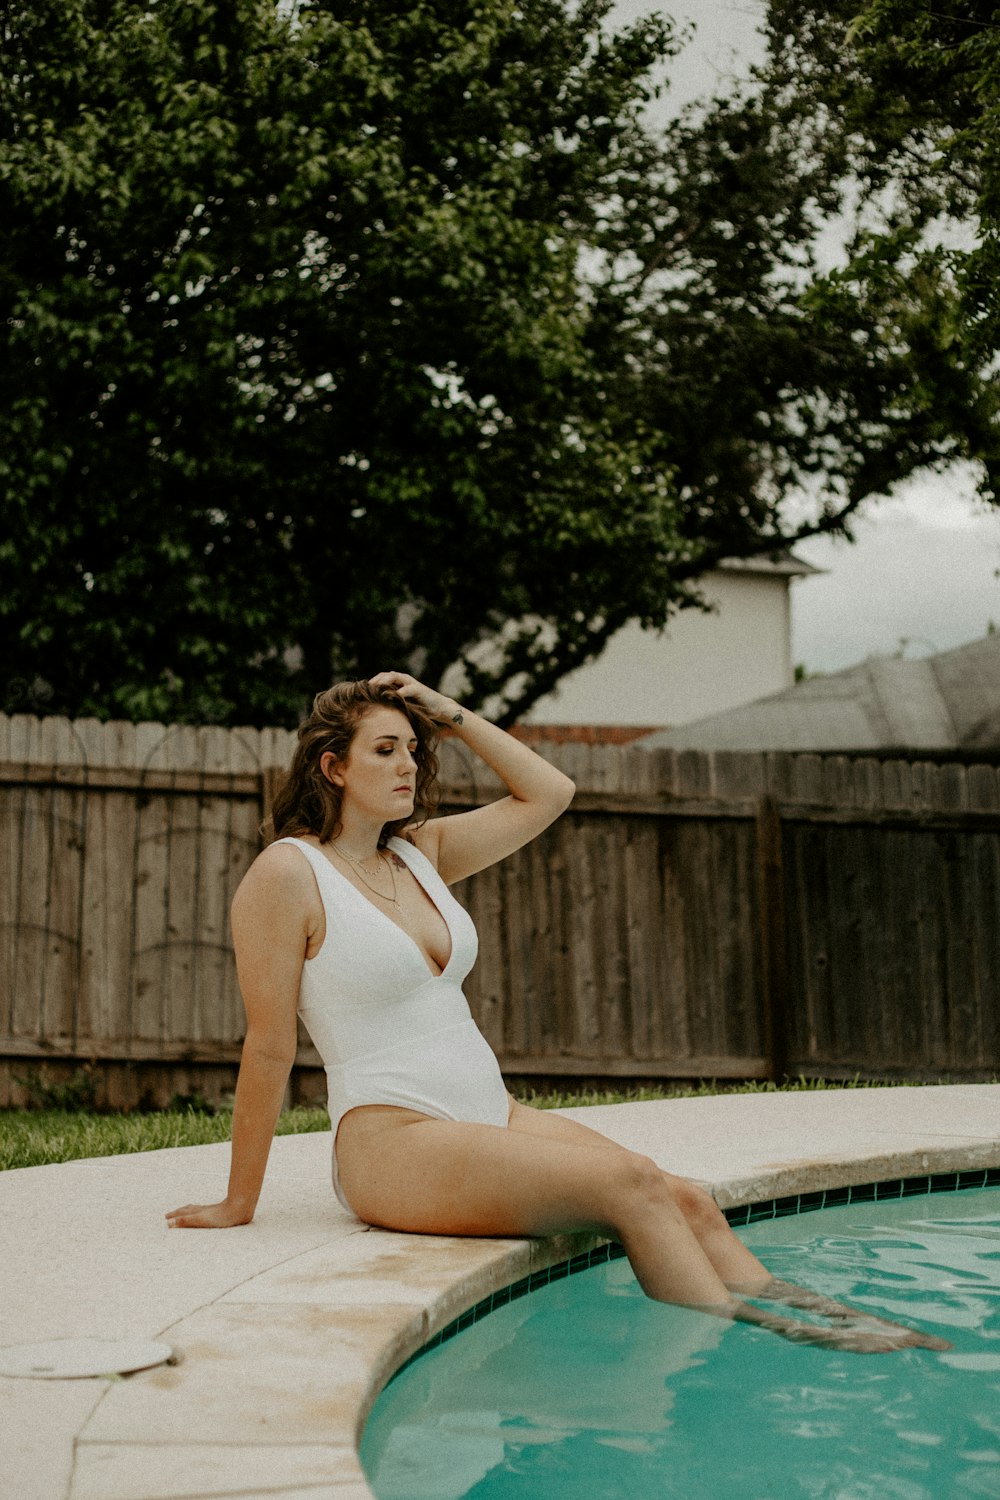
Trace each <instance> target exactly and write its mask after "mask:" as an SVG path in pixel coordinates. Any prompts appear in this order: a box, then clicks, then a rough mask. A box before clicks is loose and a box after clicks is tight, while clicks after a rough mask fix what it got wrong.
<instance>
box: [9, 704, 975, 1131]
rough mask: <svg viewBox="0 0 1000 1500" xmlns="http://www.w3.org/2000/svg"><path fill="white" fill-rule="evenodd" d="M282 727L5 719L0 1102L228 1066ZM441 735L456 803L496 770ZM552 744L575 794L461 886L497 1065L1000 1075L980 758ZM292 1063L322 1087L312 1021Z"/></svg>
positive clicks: (281, 756) (479, 997)
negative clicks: (566, 806)
mask: <svg viewBox="0 0 1000 1500" xmlns="http://www.w3.org/2000/svg"><path fill="white" fill-rule="evenodd" d="M293 742H294V741H293V736H292V735H291V734H289V733H288V732H286V731H282V730H254V729H233V730H223V729H219V728H199V729H194V728H187V727H176V726H175V727H166V726H163V725H157V724H139V725H132V724H100V723H98V722H96V721H80V720H78V721H74V722H69V721H67V720H62V719H56V718H51V719H41V720H38V719H34V718H32V717H30V716H16V717H14V718H9V719H8V718H3V717H2V716H0V1104H2V1103H18V1102H21V1101H22V1100H24V1099H25V1098H28V1097H38V1096H39V1090H40V1088H42V1087H44V1086H45V1085H46V1084H48V1085H50V1086H57V1085H58V1084H59V1083H60V1082H65V1081H66V1080H67V1079H71V1078H73V1077H74V1075H75V1076H76V1078H77V1081H78V1082H79V1080H80V1077H81V1075H80V1072H79V1070H80V1069H81V1068H83V1069H84V1070H85V1072H86V1071H87V1070H89V1072H90V1074H91V1076H92V1078H93V1080H94V1084H95V1087H96V1089H97V1099H98V1102H100V1103H109V1104H117V1105H124V1106H126V1107H128V1106H133V1105H135V1104H139V1103H164V1102H166V1101H167V1100H168V1099H170V1098H171V1097H172V1096H175V1095H181V1096H185V1095H194V1094H200V1095H202V1096H204V1097H206V1098H218V1097H219V1095H220V1094H222V1093H224V1092H226V1091H228V1090H230V1089H231V1088H232V1086H233V1082H234V1080H235V1074H236V1066H237V1063H238V1059H239V1054H240V1044H241V1038H242V1034H243V1024H244V1018H243V1009H242V1003H241V1001H240V997H239V991H238V987H237V983H236V976H235V966H234V963H233V958H232V953H231V949H230V944H229V933H228V911H229V903H230V901H231V899H232V894H233V892H234V890H235V888H236V885H237V884H238V882H239V880H240V878H241V876H242V874H243V872H244V870H245V869H246V868H247V866H248V865H249V864H250V862H251V860H252V859H253V858H254V856H255V855H256V853H257V852H258V850H259V848H260V838H259V832H258V830H259V826H260V823H261V821H262V819H263V817H264V816H265V814H266V811H267V807H268V804H269V799H270V795H271V792H272V789H273V787H274V785H275V780H276V777H277V776H278V775H280V768H281V767H283V766H285V765H286V764H287V762H288V759H289V756H290V753H291V749H292V745H293ZM443 749H444V754H443V756H442V761H443V785H444V792H445V803H446V805H447V807H450V808H453V809H457V808H461V807H464V806H469V805H473V804H474V803H476V802H478V801H482V800H487V799H489V798H490V797H493V796H495V795H498V793H499V790H500V788H499V784H498V783H497V782H496V781H495V780H494V779H493V778H492V777H491V776H490V774H489V773H488V772H486V771H485V770H484V768H483V767H482V766H481V764H480V763H479V762H477V761H475V759H474V757H471V756H469V754H468V753H467V752H466V751H464V750H463V748H462V747H461V746H457V745H455V744H454V743H452V744H448V745H446V746H445V747H443ZM544 753H545V755H546V757H547V758H549V759H551V760H552V761H553V762H555V763H556V764H558V765H560V766H561V767H562V769H564V770H565V771H567V772H568V774H570V775H571V776H573V778H574V780H575V781H576V782H577V787H578V792H577V796H576V799H575V802H574V804H573V806H572V808H571V809H570V811H569V812H568V813H567V814H566V815H565V816H564V817H563V818H561V819H560V820H559V822H558V823H557V824H556V825H555V826H554V827H553V828H552V829H550V830H549V831H548V832H547V833H546V834H545V835H543V836H542V837H541V838H540V839H538V840H536V841H535V842H534V843H533V844H531V845H530V846H529V847H528V848H526V849H523V850H521V851H520V852H519V853H517V854H515V855H513V856H512V857H511V858H510V859H508V860H505V861H504V862H503V863H502V864H500V865H497V866H494V867H493V868H491V869H489V870H486V871H483V872H482V873H481V874H479V875H477V876H475V877H474V878H473V879H471V880H469V881H467V882H465V883H464V885H463V886H462V887H459V888H458V889H457V894H458V896H459V898H460V899H461V900H462V901H463V902H464V903H465V904H466V905H467V906H468V907H469V909H470V911H471V912H472V915H473V917H474V919H475V921H476V923H477V925H478V928H479V933H480V945H481V951H480V959H479V964H478V966H477V968H476V969H475V970H474V971H473V974H472V976H471V977H470V980H469V982H468V985H467V993H468V995H469V1000H470V1004H471V1005H472V1008H473V1012H474V1013H475V1015H476V1017H477V1019H478V1021H479V1023H480V1025H481V1026H482V1028H483V1030H484V1032H485V1034H486V1036H487V1037H488V1039H489V1040H490V1042H491V1043H492V1045H493V1047H494V1048H495V1049H496V1051H497V1053H498V1055H499V1056H500V1059H501V1064H502V1066H503V1067H504V1070H505V1072H506V1073H507V1074H508V1075H510V1076H530V1077H535V1078H542V1077H546V1078H553V1077H557V1076H566V1077H574V1078H587V1079H607V1078H619V1079H628V1080H639V1079H654V1078H675V1079H676V1078H696V1077H716V1078H724V1077H732V1078H736V1077H743V1078H765V1077H780V1076H781V1075H782V1074H784V1073H785V1072H789V1073H792V1074H795V1073H799V1072H802V1073H806V1074H807V1075H813V1076H826V1077H831V1078H843V1077H847V1076H853V1075H854V1074H855V1073H857V1072H860V1073H861V1074H862V1075H865V1076H870V1077H891V1076H907V1077H913V1078H927V1077H936V1076H950V1077H952V1078H967V1079H975V1078H983V1077H990V1076H992V1075H993V1074H995V1073H997V1072H1000V782H998V775H1000V773H998V769H997V768H996V767H995V766H992V765H968V766H966V765H959V764H935V763H933V762H929V761H927V760H924V759H921V760H878V759H875V758H871V757H847V756H839V755H838V756H817V755H796V754H784V753H780V754H777V753H776V754H743V753H735V752H696V751H685V752H681V753H676V752H671V751H658V752H653V753H650V752H646V751H642V750H639V749H635V748H632V747H627V748H625V747H617V746H606V745H594V746H589V745H563V746H559V745H551V746H545V747H544ZM18 1079H20V1080H21V1082H18V1081H17V1080H18ZM293 1080H294V1089H293V1094H294V1097H297V1098H322V1097H323V1083H324V1080H323V1074H322V1072H321V1071H320V1068H319V1059H318V1057H317V1055H316V1053H315V1051H314V1050H313V1048H312V1046H311V1044H310V1043H309V1041H308V1038H307V1037H306V1036H305V1035H304V1034H303V1035H302V1037H301V1045H300V1050H299V1055H298V1060H297V1067H296V1070H295V1074H294V1075H293Z"/></svg>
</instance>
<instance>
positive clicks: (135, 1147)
mask: <svg viewBox="0 0 1000 1500" xmlns="http://www.w3.org/2000/svg"><path fill="white" fill-rule="evenodd" d="M844 1087H849V1088H868V1087H884V1084H883V1085H879V1084H869V1083H866V1082H863V1081H861V1080H860V1079H855V1080H854V1081H853V1082H852V1083H848V1084H846V1085H845V1084H844V1083H834V1084H826V1083H823V1082H822V1080H816V1079H799V1080H797V1081H796V1082H793V1083H788V1084H785V1085H784V1086H783V1088H784V1089H785V1090H798V1089H819V1088H844ZM774 1089H775V1085H774V1084H772V1083H743V1084H732V1083H715V1082H711V1083H699V1084H695V1085H692V1086H690V1087H679V1088H667V1087H665V1088H652V1089H624V1090H619V1091H611V1090H606V1091H596V1092H595V1091H589V1092H576V1093H574V1092H566V1093H544V1094H543V1093H536V1092H535V1091H534V1090H531V1089H528V1090H520V1091H518V1090H515V1092H516V1093H517V1094H518V1097H519V1098H521V1099H523V1100H524V1102H525V1103H527V1104H533V1105H535V1106H536V1107H537V1108H540V1109H560V1108H568V1107H570V1106H579V1105H589V1104H623V1103H631V1102H634V1101H638V1100H645V1099H690V1098H697V1097H699V1096H704V1095H707V1094H722V1093H743V1094H757V1093H770V1092H772V1091H773V1090H774ZM231 1123H232V1114H231V1112H230V1111H229V1110H227V1109H220V1110H218V1111H212V1110H210V1109H194V1108H191V1107H190V1106H189V1107H187V1108H184V1109H167V1110H159V1111H155V1112H149V1113H145V1112H143V1113H140V1112H135V1113H132V1114H95V1113H93V1112H91V1111H87V1110H82V1109H8V1110H0V1170H8V1169H10V1168H13V1167H39V1166H46V1165H48V1164H50V1163H52V1162H62V1161H77V1160H80V1159H81V1158H84V1157H94V1156H122V1155H125V1154H126V1153H128V1152H132V1151H160V1150H162V1149H163V1148H164V1147H167V1146H203V1145H206V1144H207V1143H209V1142H211V1141H227V1140H228V1139H229V1133H230V1126H231ZM329 1128H330V1120H329V1116H328V1115H327V1112H326V1110H325V1109H307V1108H304V1107H302V1106H299V1107H297V1108H295V1109H289V1110H285V1111H284V1113H283V1114H282V1115H281V1116H280V1117H279V1120H278V1127H277V1132H276V1133H277V1134H278V1135H298V1134H302V1133H304V1132H306V1131H310V1130H329Z"/></svg>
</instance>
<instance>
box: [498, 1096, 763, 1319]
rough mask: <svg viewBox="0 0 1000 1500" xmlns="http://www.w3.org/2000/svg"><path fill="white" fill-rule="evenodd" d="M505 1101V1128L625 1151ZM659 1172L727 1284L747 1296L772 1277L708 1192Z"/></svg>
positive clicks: (584, 1128) (573, 1123) (575, 1124)
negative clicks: (508, 1107)
mask: <svg viewBox="0 0 1000 1500" xmlns="http://www.w3.org/2000/svg"><path fill="white" fill-rule="evenodd" d="M511 1105H512V1107H511V1112H510V1129H511V1130H520V1131H524V1132H525V1133H527V1134H529V1135H535V1136H538V1137H541V1138H547V1139H549V1140H565V1141H572V1142H574V1143H576V1144H578V1145H580V1146H588V1147H590V1148H591V1149H592V1150H599V1149H602V1148H603V1149H604V1150H610V1151H617V1152H619V1153H620V1154H624V1155H625V1156H628V1155H630V1154H631V1153H630V1152H629V1151H628V1149H627V1148H626V1147H625V1146H620V1145H619V1144H618V1142H617V1141H609V1140H608V1138H607V1136H605V1135H601V1134H600V1132H599V1131H596V1130H591V1129H590V1127H589V1126H588V1125H582V1124H581V1123H580V1122H579V1121H578V1120H567V1119H565V1118H564V1116H562V1115H557V1114H553V1113H552V1112H551V1111H550V1110H544V1109H531V1108H530V1107H529V1106H527V1105H524V1104H519V1103H518V1102H517V1101H516V1100H512V1101H511ZM661 1170H662V1169H661ZM663 1177H664V1179H665V1181H666V1183H667V1185H668V1187H669V1189H670V1192H671V1194H672V1196H673V1199H674V1202H675V1203H676V1204H677V1207H678V1208H679V1209H680V1211H681V1213H682V1214H683V1215H684V1218H685V1219H686V1221H687V1223H688V1225H689V1227H690V1228H691V1231H692V1233H693V1234H694V1236H695V1238H696V1239H697V1241H698V1243H699V1245H700V1246H701V1248H702V1250H703V1251H704V1252H705V1255H706V1256H707V1258H708V1260H709V1261H710V1263H711V1264H712V1266H713V1267H714V1269H715V1270H716V1272H717V1273H718V1275H719V1277H720V1278H721V1279H722V1281H724V1282H725V1284H726V1286H727V1287H728V1289H729V1290H730V1291H735V1292H741V1293H743V1294H745V1295H748V1296H751V1297H759V1296H762V1295H763V1291H764V1288H765V1287H766V1286H767V1285H769V1284H770V1283H771V1282H772V1280H773V1278H772V1277H771V1275H770V1273H769V1272H768V1271H766V1270H765V1268H764V1267H763V1266H762V1265H761V1263H760V1261H759V1260H758V1259H757V1257H756V1256H755V1255H754V1254H752V1252H751V1251H750V1250H748V1249H747V1247H746V1245H744V1244H743V1242H742V1240H740V1239H739V1238H738V1237H737V1236H736V1235H735V1234H734V1233H733V1231H732V1229H731V1228H730V1225H729V1221H728V1219H727V1218H726V1216H725V1214H724V1213H723V1212H722V1209H721V1208H720V1207H719V1206H718V1204H717V1203H716V1201H715V1199H714V1198H713V1197H712V1195H711V1193H707V1192H706V1191H705V1189H704V1188H701V1187H699V1186H698V1185H697V1183H694V1182H689V1181H688V1180H687V1179H686V1178H684V1177H674V1176H672V1175H671V1173H669V1172H663Z"/></svg>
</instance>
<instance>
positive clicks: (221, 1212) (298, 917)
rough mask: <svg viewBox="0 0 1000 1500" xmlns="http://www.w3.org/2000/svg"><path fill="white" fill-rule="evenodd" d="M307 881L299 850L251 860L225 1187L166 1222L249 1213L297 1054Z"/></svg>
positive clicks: (214, 1221)
mask: <svg viewBox="0 0 1000 1500" xmlns="http://www.w3.org/2000/svg"><path fill="white" fill-rule="evenodd" d="M312 881H313V876H312V873H311V871H310V870H309V867H308V866H307V865H306V863H305V861H304V860H303V858H302V856H301V854H300V853H298V852H297V851H296V850H294V849H292V848H290V847H289V846H288V845H279V846H278V847H276V848H274V849H268V850H265V852H264V853H263V854H262V855H261V856H260V857H259V858H258V859H257V860H256V861H255V863H254V864H253V865H252V866H251V867H250V869H249V870H248V871H247V873H246V875H245V876H244V878H243V881H242V882H241V884H240V888H239V890H238V891H237V892H236V896H235V897H234V899H233V910H232V924H233V945H234V947H235V950H236V969H237V973H238V975H239V981H240V990H241V992H242V994H243V1004H244V1006H245V1008H246V1013H247V1032H246V1037H245V1039H244V1042H243V1053H242V1057H241V1059H240V1072H239V1077H238V1079H237V1081H236V1100H235V1103H234V1106H233V1132H232V1157H231V1162H230V1169H229V1187H228V1189H227V1192H226V1196H225V1198H224V1199H223V1201H222V1202H221V1203H207V1204H206V1203H202V1204H198V1203H187V1204H185V1205H184V1207H183V1208H175V1209H173V1210H172V1211H171V1212H170V1213H168V1214H167V1216H166V1217H167V1223H168V1224H169V1226H170V1227H171V1228H172V1229H225V1228H229V1227H231V1226H232V1225H234V1224H248V1223H249V1222H250V1220H251V1219H252V1218H253V1215H254V1210H255V1208H256V1207H257V1199H258V1198H259V1197H260V1190H261V1185H262V1184H263V1181H264V1171H265V1168H266V1167H267V1158H268V1155H269V1153H270V1150H271V1141H272V1139H273V1138H274V1127H275V1125H276V1124H277V1122H278V1115H279V1114H280V1112H281V1103H282V1099H283V1097H284V1093H285V1085H286V1083H287V1082H288V1075H289V1073H290V1072H291V1068H292V1064H293V1062H294V1061H295V1048H296V1041H297V1034H298V1031H297V1022H296V1009H297V1006H298V994H299V983H300V980H301V976H302V963H303V959H304V957H305V951H306V946H307V944H308V939H309V914H310V910H311V909H312V902H311V898H312V894H313V893H312V887H311V885H310V882H312Z"/></svg>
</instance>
